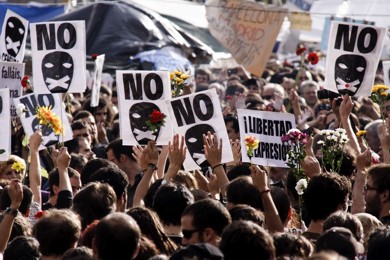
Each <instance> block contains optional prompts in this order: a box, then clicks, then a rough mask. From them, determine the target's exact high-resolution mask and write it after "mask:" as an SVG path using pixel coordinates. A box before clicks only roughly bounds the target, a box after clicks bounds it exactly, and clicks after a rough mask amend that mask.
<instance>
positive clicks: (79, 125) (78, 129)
mask: <svg viewBox="0 0 390 260" xmlns="http://www.w3.org/2000/svg"><path fill="white" fill-rule="evenodd" d="M71 127H72V132H73V138H75V137H84V138H86V139H87V140H88V142H89V144H92V136H91V130H90V126H89V125H88V124H87V123H85V122H83V121H81V120H77V121H74V122H73V123H72V124H71Z"/></svg>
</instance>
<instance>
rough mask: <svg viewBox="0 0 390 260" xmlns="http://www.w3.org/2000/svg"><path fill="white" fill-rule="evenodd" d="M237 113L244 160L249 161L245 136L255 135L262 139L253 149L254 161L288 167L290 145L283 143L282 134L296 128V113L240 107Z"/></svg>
mask: <svg viewBox="0 0 390 260" xmlns="http://www.w3.org/2000/svg"><path fill="white" fill-rule="evenodd" d="M237 115H238V123H239V126H240V138H241V155H242V161H243V162H249V157H248V155H247V149H246V146H245V137H246V136H252V135H253V136H255V137H256V138H257V139H259V140H260V143H259V148H258V149H256V150H254V151H253V157H252V163H254V164H257V165H265V166H275V167H284V168H287V167H288V166H287V165H286V155H287V151H288V147H287V145H284V144H283V142H282V140H281V136H283V135H285V134H287V132H288V130H290V129H291V128H295V117H294V115H293V114H290V113H276V112H266V111H256V110H248V109H238V110H237Z"/></svg>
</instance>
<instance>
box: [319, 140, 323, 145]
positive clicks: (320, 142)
mask: <svg viewBox="0 0 390 260" xmlns="http://www.w3.org/2000/svg"><path fill="white" fill-rule="evenodd" d="M317 144H320V145H323V144H325V142H324V141H322V140H320V141H318V142H317Z"/></svg>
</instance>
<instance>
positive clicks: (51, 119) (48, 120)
mask: <svg viewBox="0 0 390 260" xmlns="http://www.w3.org/2000/svg"><path fill="white" fill-rule="evenodd" d="M35 116H36V117H37V118H38V119H39V124H41V125H46V126H48V127H51V128H52V129H53V132H54V134H56V135H60V134H63V125H62V122H61V119H60V118H59V117H58V116H57V115H56V114H55V113H53V112H52V111H51V106H49V107H38V108H37V114H36V115H35Z"/></svg>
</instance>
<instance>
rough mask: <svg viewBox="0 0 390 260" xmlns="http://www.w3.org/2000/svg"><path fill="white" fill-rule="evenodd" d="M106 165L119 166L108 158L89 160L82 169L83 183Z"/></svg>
mask: <svg viewBox="0 0 390 260" xmlns="http://www.w3.org/2000/svg"><path fill="white" fill-rule="evenodd" d="M104 167H118V166H117V165H116V164H115V163H113V162H110V161H109V160H107V159H103V158H96V159H93V160H90V161H88V162H87V164H86V165H85V166H84V167H83V169H82V171H81V182H82V183H83V185H85V184H87V183H88V182H90V181H89V178H90V177H91V176H92V175H93V174H94V173H95V172H96V171H97V170H99V169H101V168H104Z"/></svg>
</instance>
